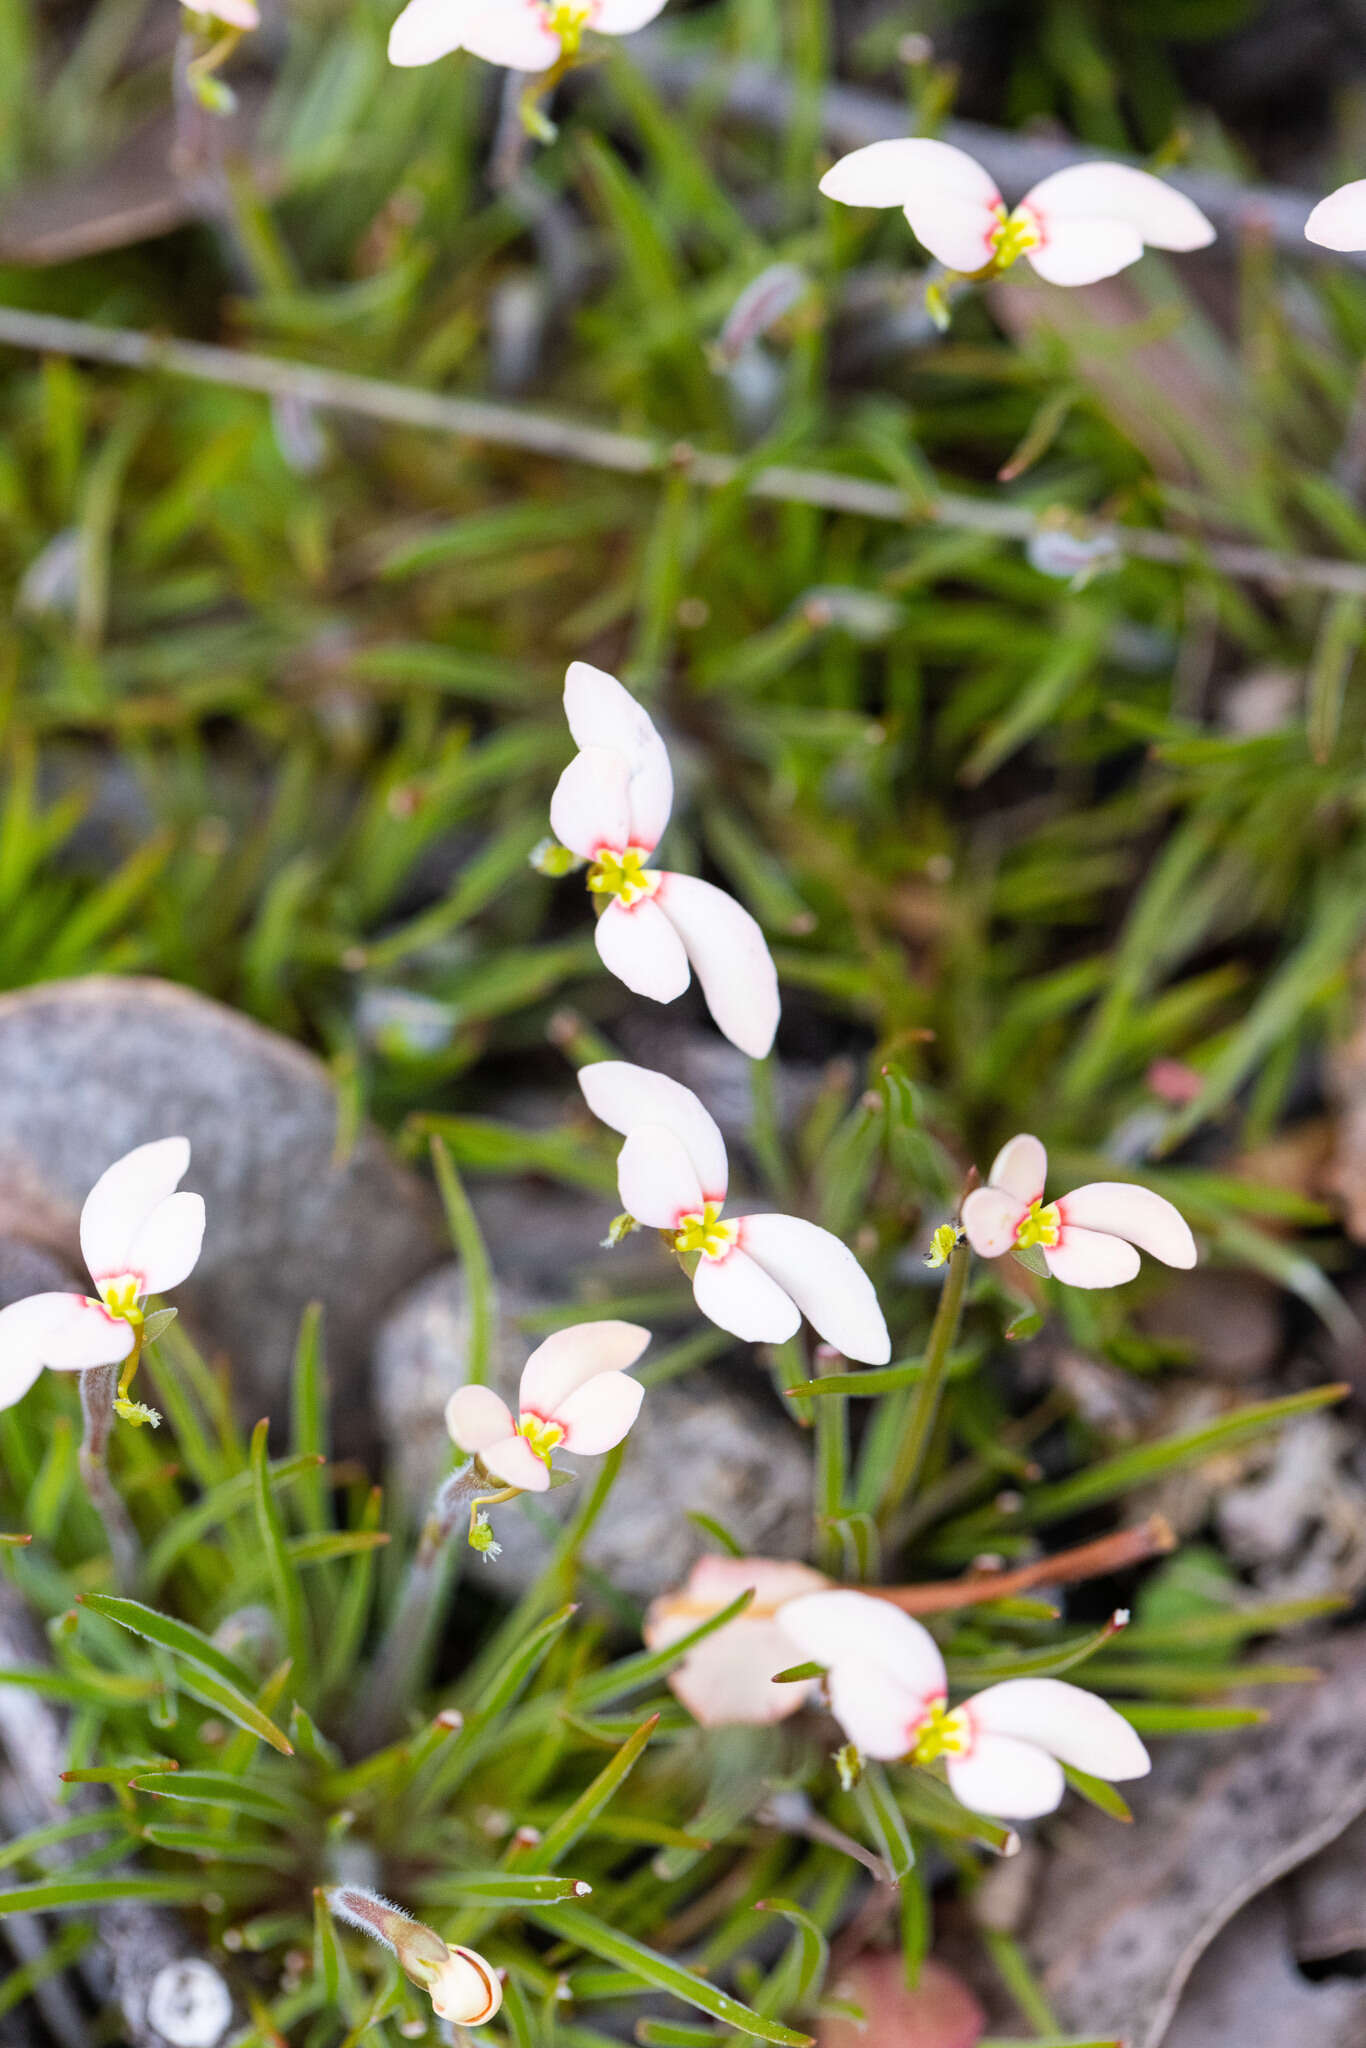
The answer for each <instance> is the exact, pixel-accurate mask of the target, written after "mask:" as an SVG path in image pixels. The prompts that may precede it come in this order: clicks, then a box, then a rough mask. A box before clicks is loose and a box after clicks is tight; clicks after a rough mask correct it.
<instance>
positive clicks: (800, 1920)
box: [754, 1899, 830, 2005]
mask: <svg viewBox="0 0 1366 2048" xmlns="http://www.w3.org/2000/svg"><path fill="white" fill-rule="evenodd" d="M754 1910H755V1912H756V1913H781V1914H782V1916H783V1918H784V1919H785V1920H790V1921H791V1923H792V1925H793V1927H794V1928H795V1929H796V1931H797V1943H798V1948H799V1950H800V1967H799V1969H798V1972H797V1989H796V1996H795V1999H794V2003H795V2004H797V2005H805V2003H806V2002H807V2000H808V1999H809V1998H811V1997H812V1996H813V1995H816V1994H818V1993H819V1991H820V1987H821V1985H822V1984H823V1983H824V1981H825V1972H826V1969H827V1967H828V1966H829V1962H830V1943H829V1942H828V1941H827V1940H826V1937H825V1932H824V1929H823V1928H821V1927H820V1926H818V1924H817V1923H816V1921H814V1920H813V1919H812V1917H811V1915H810V1914H809V1913H808V1912H807V1911H806V1909H805V1907H804V1906H799V1905H797V1903H796V1901H795V1900H793V1899H759V1900H757V1901H756V1903H755V1908H754Z"/></svg>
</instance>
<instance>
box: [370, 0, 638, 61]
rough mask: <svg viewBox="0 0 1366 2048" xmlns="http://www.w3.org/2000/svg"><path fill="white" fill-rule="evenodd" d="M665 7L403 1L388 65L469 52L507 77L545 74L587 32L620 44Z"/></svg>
mask: <svg viewBox="0 0 1366 2048" xmlns="http://www.w3.org/2000/svg"><path fill="white" fill-rule="evenodd" d="M663 7H664V0H408V5H407V6H406V7H405V8H404V10H403V12H402V14H400V16H399V17H398V20H397V21H396V22H395V23H394V26H393V28H392V30H391V31H390V34H389V62H390V63H391V64H432V63H435V61H436V59H437V58H438V57H447V56H449V55H450V53H451V51H452V50H468V51H469V52H470V54H471V55H472V56H475V57H483V58H484V59H485V61H486V62H487V63H489V64H503V65H506V67H507V68H508V70H510V71H548V70H549V69H550V67H551V65H552V64H557V63H558V62H559V61H560V59H561V57H565V56H568V57H572V56H573V55H574V54H575V53H576V51H577V50H578V47H579V44H580V43H581V41H582V40H583V34H584V31H585V29H596V30H597V32H598V34H599V35H604V36H625V35H630V33H631V32H632V30H633V29H638V28H644V26H645V24H646V22H647V21H653V20H654V18H655V16H656V15H657V14H659V13H660V12H661V11H662V9H663Z"/></svg>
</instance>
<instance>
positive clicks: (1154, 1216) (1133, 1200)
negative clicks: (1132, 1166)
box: [963, 1135, 1195, 1287]
mask: <svg viewBox="0 0 1366 2048" xmlns="http://www.w3.org/2000/svg"><path fill="white" fill-rule="evenodd" d="M1047 1172H1048V1154H1047V1153H1046V1152H1045V1151H1044V1148H1043V1146H1042V1145H1041V1144H1040V1142H1039V1140H1038V1139H1037V1138H1031V1137H1029V1136H1027V1135H1021V1136H1020V1137H1018V1138H1012V1139H1011V1140H1010V1143H1009V1144H1008V1145H1003V1146H1002V1147H1001V1150H1000V1151H999V1152H998V1153H997V1154H996V1157H995V1159H994V1161H993V1162H992V1168H991V1172H990V1173H989V1174H988V1176H987V1184H986V1186H985V1187H980V1188H974V1189H973V1191H972V1193H971V1194H970V1195H969V1196H968V1197H967V1199H966V1201H965V1202H964V1203H963V1229H964V1230H965V1232H966V1233H967V1238H968V1242H969V1244H971V1246H972V1248H973V1250H974V1251H975V1252H977V1253H978V1254H979V1256H980V1257H982V1258H984V1259H995V1258H999V1257H1000V1255H1001V1254H1002V1253H1003V1252H1008V1251H1016V1250H1018V1251H1026V1250H1028V1249H1029V1248H1030V1247H1031V1246H1033V1245H1037V1246H1038V1248H1039V1250H1040V1251H1041V1252H1042V1254H1043V1259H1044V1264H1045V1265H1046V1266H1047V1267H1048V1270H1049V1272H1050V1273H1051V1274H1052V1275H1053V1278H1054V1279H1055V1280H1064V1281H1066V1283H1067V1285H1068V1286H1069V1287H1119V1286H1120V1285H1122V1283H1123V1282H1124V1281H1126V1280H1132V1279H1133V1277H1134V1275H1135V1273H1136V1272H1137V1271H1138V1267H1139V1257H1138V1251H1136V1250H1135V1249H1134V1247H1135V1246H1137V1247H1138V1249H1139V1250H1140V1251H1145V1252H1148V1253H1150V1254H1151V1256H1152V1257H1153V1258H1155V1259H1161V1260H1162V1262H1163V1264H1164V1265H1167V1266H1193V1265H1194V1264H1195V1239H1194V1238H1193V1237H1192V1236H1191V1233H1190V1226H1189V1224H1188V1223H1187V1222H1186V1220H1185V1218H1184V1217H1183V1216H1182V1215H1181V1214H1180V1212H1179V1211H1178V1210H1176V1209H1174V1208H1173V1207H1172V1205H1171V1203H1170V1202H1168V1201H1167V1200H1165V1199H1164V1197H1163V1196H1161V1195H1155V1194H1154V1193H1153V1191H1152V1189H1151V1188H1141V1187H1137V1186H1135V1185H1134V1184H1133V1183H1132V1182H1130V1181H1122V1180H1093V1181H1088V1182H1087V1184H1086V1186H1085V1187H1081V1188H1077V1189H1076V1190H1075V1191H1074V1192H1073V1193H1072V1194H1070V1195H1064V1196H1063V1197H1062V1198H1061V1199H1060V1200H1059V1201H1056V1202H1050V1203H1049V1204H1048V1205H1047V1207H1045V1206H1044V1200H1043V1191H1044V1181H1045V1178H1046V1175H1047Z"/></svg>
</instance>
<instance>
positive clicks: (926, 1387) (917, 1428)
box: [882, 1243, 972, 1520]
mask: <svg viewBox="0 0 1366 2048" xmlns="http://www.w3.org/2000/svg"><path fill="white" fill-rule="evenodd" d="M971 1264H972V1251H971V1248H970V1247H969V1246H968V1245H967V1244H966V1243H963V1244H960V1245H959V1246H958V1249H957V1250H956V1251H955V1252H954V1254H953V1257H952V1258H951V1259H950V1260H949V1270H948V1273H947V1274H946V1276H945V1279H944V1290H943V1292H942V1294H941V1295H940V1297H939V1306H938V1308H937V1309H936V1310H935V1315H934V1323H933V1326H932V1328H931V1330H930V1341H929V1343H928V1344H927V1345H926V1347H925V1373H924V1377H923V1379H921V1381H920V1383H919V1385H918V1386H917V1387H916V1390H915V1401H914V1404H913V1406H912V1408H911V1413H910V1417H909V1419H908V1421H907V1424H906V1434H905V1436H904V1437H903V1438H902V1439H901V1447H900V1449H899V1450H898V1452H897V1456H896V1463H895V1465H894V1466H893V1467H892V1476H891V1478H890V1480H889V1481H888V1485H887V1492H886V1495H885V1498H884V1500H883V1506H882V1517H883V1519H884V1520H885V1519H886V1517H887V1516H888V1515H891V1514H894V1513H895V1511H896V1510H897V1509H898V1508H899V1507H900V1506H901V1503H902V1502H903V1501H904V1500H905V1499H906V1497H907V1495H908V1494H910V1493H912V1492H913V1491H914V1489H915V1487H916V1485H917V1484H918V1483H919V1479H920V1472H921V1467H922V1466H923V1464H924V1462H925V1452H926V1450H927V1449H928V1447H929V1441H930V1435H931V1433H932V1431H933V1429H934V1425H935V1423H936V1421H937V1420H938V1417H939V1402H940V1398H941V1396H942V1394H943V1391H944V1375H945V1373H946V1371H947V1370H948V1363H949V1358H950V1356H951V1354H952V1352H953V1346H954V1341H955V1339H956V1338H957V1336H958V1325H959V1323H960V1322H961V1321H962V1319H963V1296H964V1294H965V1292H966V1290H967V1284H968V1269H969V1267H970V1266H971Z"/></svg>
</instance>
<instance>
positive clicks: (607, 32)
mask: <svg viewBox="0 0 1366 2048" xmlns="http://www.w3.org/2000/svg"><path fill="white" fill-rule="evenodd" d="M664 6H665V0H598V11H597V13H596V14H595V15H594V16H593V27H594V28H595V29H596V30H597V31H598V33H599V35H604V36H628V35H630V34H631V32H632V30H634V29H638V28H644V26H645V24H646V22H647V21H653V20H654V18H655V16H656V15H657V14H662V13H663V12H664Z"/></svg>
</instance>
